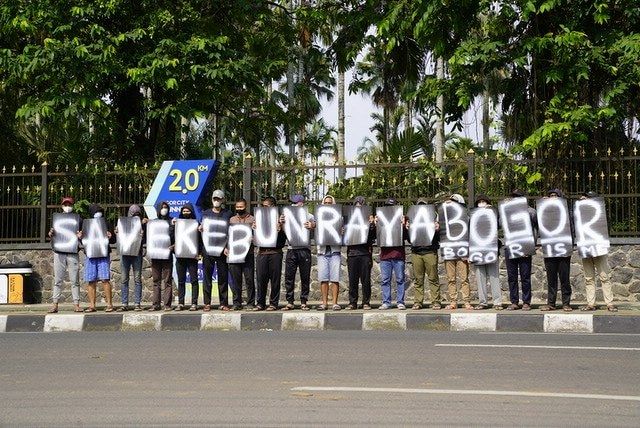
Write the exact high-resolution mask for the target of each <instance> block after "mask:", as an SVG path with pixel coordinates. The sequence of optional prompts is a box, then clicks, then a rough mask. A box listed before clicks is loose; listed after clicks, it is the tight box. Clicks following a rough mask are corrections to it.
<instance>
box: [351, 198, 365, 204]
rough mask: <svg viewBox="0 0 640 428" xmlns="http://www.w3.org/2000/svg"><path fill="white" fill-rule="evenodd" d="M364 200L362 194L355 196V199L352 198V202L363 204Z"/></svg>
mask: <svg viewBox="0 0 640 428" xmlns="http://www.w3.org/2000/svg"><path fill="white" fill-rule="evenodd" d="M365 202H366V201H365V199H364V196H356V197H355V199H354V200H353V203H355V204H360V205H364V204H365Z"/></svg>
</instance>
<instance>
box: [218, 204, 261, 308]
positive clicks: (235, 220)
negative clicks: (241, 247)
mask: <svg viewBox="0 0 640 428" xmlns="http://www.w3.org/2000/svg"><path fill="white" fill-rule="evenodd" d="M235 208H236V215H234V216H233V217H231V219H229V224H247V225H249V227H250V226H252V225H253V223H254V222H255V218H254V217H253V216H252V215H251V214H249V212H248V211H247V201H246V200H245V199H238V200H237V201H236V205H235ZM225 254H227V255H228V254H229V251H228V249H225ZM254 268H255V256H254V248H253V242H252V243H250V244H249V252H248V253H247V255H246V257H245V258H244V261H242V262H238V263H232V262H231V261H229V272H230V273H231V279H232V280H233V310H234V311H239V310H241V309H242V279H243V277H244V282H245V284H246V288H247V306H246V308H247V309H250V310H252V309H253V308H255V306H256V286H255V279H254V275H255V274H254Z"/></svg>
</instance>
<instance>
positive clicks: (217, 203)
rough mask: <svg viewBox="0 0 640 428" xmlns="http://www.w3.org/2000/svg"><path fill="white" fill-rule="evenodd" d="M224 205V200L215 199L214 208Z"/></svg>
mask: <svg viewBox="0 0 640 428" xmlns="http://www.w3.org/2000/svg"><path fill="white" fill-rule="evenodd" d="M221 206H222V202H220V201H213V207H214V208H220V207H221Z"/></svg>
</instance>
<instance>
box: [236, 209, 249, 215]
mask: <svg viewBox="0 0 640 428" xmlns="http://www.w3.org/2000/svg"><path fill="white" fill-rule="evenodd" d="M246 213H247V210H236V214H238V215H245V214H246Z"/></svg>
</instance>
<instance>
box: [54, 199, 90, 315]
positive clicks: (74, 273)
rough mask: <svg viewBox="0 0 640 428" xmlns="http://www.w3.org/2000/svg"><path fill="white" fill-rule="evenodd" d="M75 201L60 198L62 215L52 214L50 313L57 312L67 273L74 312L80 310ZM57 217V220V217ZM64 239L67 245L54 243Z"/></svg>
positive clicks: (78, 227) (77, 218) (77, 228)
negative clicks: (51, 289) (51, 295)
mask: <svg viewBox="0 0 640 428" xmlns="http://www.w3.org/2000/svg"><path fill="white" fill-rule="evenodd" d="M74 203H75V201H74V200H73V198H72V197H71V196H65V197H63V198H62V202H61V204H60V205H61V210H62V213H63V216H64V217H63V216H60V215H58V214H54V221H53V227H52V228H51V229H50V230H49V238H50V239H51V244H52V247H53V272H54V274H53V305H52V306H51V309H49V313H50V314H55V313H57V312H58V301H59V300H60V295H61V294H62V293H61V287H62V283H63V282H64V278H65V276H66V274H67V272H68V273H69V282H70V283H71V297H72V298H73V305H74V312H82V309H81V308H80V282H79V280H78V276H79V272H80V269H79V263H78V236H77V235H78V233H79V231H80V216H79V215H77V214H73V204H74ZM56 217H59V220H58V218H56ZM59 241H64V243H65V244H67V243H68V244H69V245H56V244H57V242H59Z"/></svg>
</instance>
